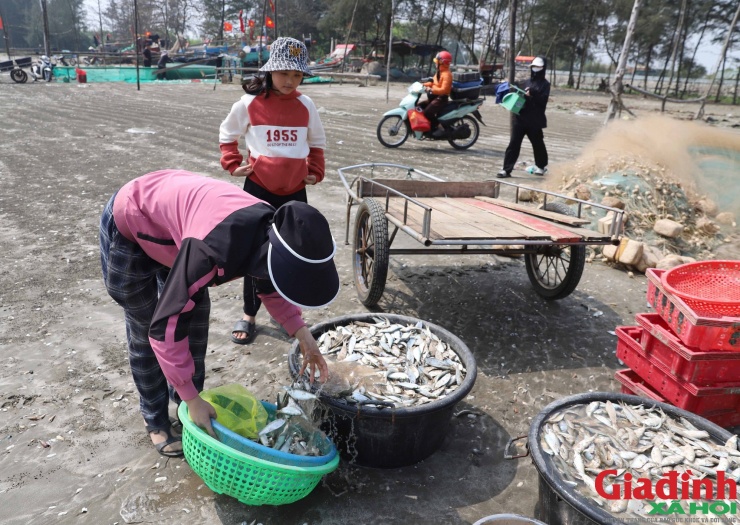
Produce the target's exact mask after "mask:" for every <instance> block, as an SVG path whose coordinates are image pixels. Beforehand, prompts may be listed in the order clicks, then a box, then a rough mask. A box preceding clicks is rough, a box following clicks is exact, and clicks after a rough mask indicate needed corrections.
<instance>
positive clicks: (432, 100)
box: [419, 51, 452, 138]
mask: <svg viewBox="0 0 740 525" xmlns="http://www.w3.org/2000/svg"><path fill="white" fill-rule="evenodd" d="M434 63H435V64H436V65H437V72H436V74H435V75H434V77H432V80H431V82H425V83H424V87H425V88H427V99H428V101H427V102H426V103H424V104H419V105H420V106H422V107H423V108H424V116H425V117H426V118H427V119H429V121H430V122H432V123H434V122H436V117H437V115H439V114H440V113H441V111H442V108H444V107H445V105H446V104H447V101H448V100H449V96H450V93H451V92H452V73H451V72H450V64H452V55H451V54H450V53H449V51H440V52H439V53H437V56H436V57H434ZM444 133H445V130H444V128H443V127H442V125H441V124H439V123H437V129H436V130H434V132H433V133H432V135H433V136H434V137H435V138H439V137H443V136H444Z"/></svg>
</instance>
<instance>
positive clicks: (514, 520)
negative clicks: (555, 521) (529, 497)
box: [473, 514, 546, 525]
mask: <svg viewBox="0 0 740 525" xmlns="http://www.w3.org/2000/svg"><path fill="white" fill-rule="evenodd" d="M487 523H491V524H494V523H495V524H496V525H526V524H529V525H546V524H545V523H542V522H541V521H537V520H536V519H533V518H525V517H524V516H519V515H518V514H494V515H493V516H487V517H485V518H481V519H479V520H478V521H476V522H475V523H473V525H484V524H487Z"/></svg>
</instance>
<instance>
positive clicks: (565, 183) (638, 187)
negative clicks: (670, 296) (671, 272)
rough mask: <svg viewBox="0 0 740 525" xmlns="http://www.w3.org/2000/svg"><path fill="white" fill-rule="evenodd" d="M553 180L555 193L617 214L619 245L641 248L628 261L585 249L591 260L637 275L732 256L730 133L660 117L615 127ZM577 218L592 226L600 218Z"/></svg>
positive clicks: (734, 167)
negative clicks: (622, 219) (620, 217)
mask: <svg viewBox="0 0 740 525" xmlns="http://www.w3.org/2000/svg"><path fill="white" fill-rule="evenodd" d="M557 174H558V175H559V176H560V177H559V180H558V183H559V187H558V188H557V191H558V192H560V193H565V194H568V195H570V196H573V197H577V198H580V199H585V200H590V201H592V202H597V203H601V204H604V205H607V206H610V207H614V208H619V209H623V210H624V211H625V212H626V214H625V219H626V220H625V223H624V227H623V231H622V237H623V239H624V240H623V244H626V242H627V241H634V242H635V243H641V244H642V248H641V249H638V250H637V252H639V256H637V257H635V250H631V251H630V253H631V256H632V258H631V259H628V260H624V259H620V256H621V253H619V252H620V250H619V249H618V248H616V247H607V248H605V249H601V248H599V249H597V250H592V253H591V254H590V259H591V260H593V259H594V258H601V259H602V260H609V261H614V262H617V263H621V264H622V265H625V266H628V267H630V268H631V269H637V270H638V271H641V272H644V271H645V269H646V268H650V267H658V268H664V269H665V268H670V267H673V266H676V265H678V264H683V263H685V262H691V261H694V260H706V259H718V258H737V256H738V255H737V254H738V253H740V235H738V230H737V225H736V221H737V218H738V217H740V184H738V182H737V177H738V174H740V137H739V136H738V134H737V132H734V131H731V130H722V129H717V128H711V127H708V126H706V125H703V124H699V123H694V122H685V121H678V120H673V119H668V118H665V117H649V118H645V119H639V120H635V121H618V122H615V123H613V124H611V125H610V126H608V127H607V128H605V129H604V130H603V131H602V132H601V133H600V134H599V135H597V136H596V137H595V139H594V140H593V141H592V143H590V144H589V145H588V146H587V147H586V148H585V149H584V153H583V154H582V155H581V156H580V157H579V158H578V159H576V160H575V161H573V162H570V163H568V164H566V165H560V166H558V170H557ZM585 213H586V214H587V215H589V216H590V217H589V218H591V220H592V224H593V225H596V224H598V221H599V219H602V218H604V217H605V216H606V211H605V210H603V209H598V208H592V209H586V210H585ZM607 220H608V219H607ZM602 222H603V221H602Z"/></svg>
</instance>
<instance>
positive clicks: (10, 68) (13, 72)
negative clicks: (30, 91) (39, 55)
mask: <svg viewBox="0 0 740 525" xmlns="http://www.w3.org/2000/svg"><path fill="white" fill-rule="evenodd" d="M31 63H32V59H31V57H24V58H16V59H15V60H4V61H2V62H0V73H3V72H9V73H10V78H12V79H13V81H14V82H16V83H18V84H25V83H26V82H27V81H28V73H26V72H25V71H23V68H24V67H31Z"/></svg>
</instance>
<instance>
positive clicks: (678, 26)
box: [665, 0, 687, 95]
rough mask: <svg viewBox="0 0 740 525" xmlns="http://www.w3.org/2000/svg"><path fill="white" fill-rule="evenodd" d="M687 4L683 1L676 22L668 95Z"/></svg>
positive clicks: (667, 86) (685, 0)
mask: <svg viewBox="0 0 740 525" xmlns="http://www.w3.org/2000/svg"><path fill="white" fill-rule="evenodd" d="M686 3H687V0H682V1H681V10H680V11H679V12H678V22H676V32H675V33H674V34H673V46H671V76H670V78H669V80H668V84H667V85H666V87H665V94H666V95H668V93H670V92H671V85H672V84H673V74H674V73H675V72H676V52H677V51H678V43H679V42H680V41H681V35H682V34H683V19H684V15H685V14H686Z"/></svg>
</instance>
